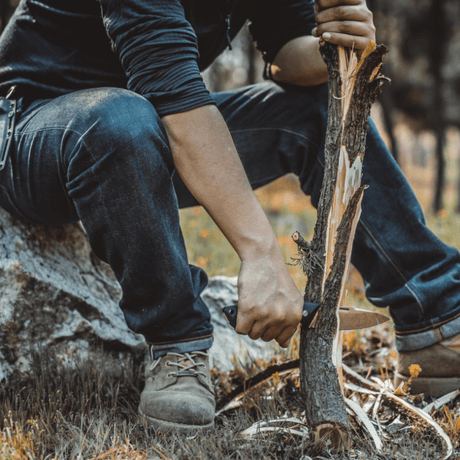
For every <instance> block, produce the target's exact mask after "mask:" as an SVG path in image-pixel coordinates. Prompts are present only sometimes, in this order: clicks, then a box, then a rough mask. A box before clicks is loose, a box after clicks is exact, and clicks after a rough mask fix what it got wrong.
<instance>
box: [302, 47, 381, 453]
mask: <svg viewBox="0 0 460 460" xmlns="http://www.w3.org/2000/svg"><path fill="white" fill-rule="evenodd" d="M321 52H322V54H323V58H324V60H325V62H326V63H327V66H328V72H329V101H328V128H327V134H326V146H325V157H326V158H325V172H324V179H323V185H322V190H321V196H320V201H319V205H318V218H317V221H316V226H315V231H314V236H313V240H312V242H311V243H307V246H306V245H305V243H306V242H305V240H303V238H302V237H301V236H300V235H299V234H296V235H295V236H294V240H297V241H298V247H299V252H300V254H301V258H300V261H301V264H302V265H303V267H304V271H305V273H306V274H307V276H308V282H307V286H306V290H305V300H306V301H308V302H312V303H320V304H321V307H320V309H319V312H318V315H317V319H316V322H315V326H314V327H312V328H307V329H305V328H302V332H301V341H300V376H301V377H300V378H301V386H302V392H303V395H304V399H305V409H306V417H307V421H308V423H309V425H310V429H311V430H310V432H311V436H312V440H313V441H315V442H317V443H320V444H325V445H328V447H329V448H331V447H332V448H333V449H335V450H341V449H347V448H349V446H350V433H349V424H348V416H347V412H346V407H345V403H344V400H343V395H342V386H341V384H340V378H341V346H340V341H339V316H338V308H339V305H341V304H342V303H343V297H344V293H345V282H346V278H347V275H348V267H349V263H350V257H351V248H352V243H353V238H354V234H355V230H356V226H357V223H358V220H359V216H360V212H361V200H362V197H363V192H364V189H365V186H361V185H360V183H361V174H362V172H361V171H362V163H363V158H364V150H365V144H366V135H367V129H368V124H369V122H368V116H369V113H370V108H371V105H372V103H373V102H374V101H375V99H376V98H377V95H378V94H379V92H380V86H381V84H382V82H383V77H382V76H381V75H380V74H379V69H380V67H381V65H382V59H383V56H384V55H385V54H386V52H387V50H386V48H385V47H384V46H383V45H379V46H376V44H375V43H374V42H371V43H370V44H369V45H368V47H367V48H366V50H365V51H364V52H363V53H362V55H361V57H360V58H358V55H357V53H356V52H355V51H353V50H350V49H346V48H343V47H337V46H335V45H331V44H328V43H324V44H322V46H321ZM312 260H314V261H315V263H314V264H312V263H311V261H312Z"/></svg>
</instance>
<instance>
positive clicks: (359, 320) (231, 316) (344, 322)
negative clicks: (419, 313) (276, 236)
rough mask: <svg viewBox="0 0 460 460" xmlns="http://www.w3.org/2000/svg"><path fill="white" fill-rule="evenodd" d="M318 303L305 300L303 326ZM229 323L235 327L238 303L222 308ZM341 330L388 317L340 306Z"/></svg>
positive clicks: (311, 318)
mask: <svg viewBox="0 0 460 460" xmlns="http://www.w3.org/2000/svg"><path fill="white" fill-rule="evenodd" d="M319 308H320V304H317V303H310V302H305V303H304V305H303V316H302V319H301V321H300V323H301V324H302V326H303V327H313V326H314V319H315V318H316V313H317V312H318V310H319ZM222 311H223V313H224V315H225V316H226V318H227V320H228V322H229V323H230V325H231V326H232V327H233V328H234V329H235V327H236V319H237V316H238V305H229V306H227V307H224V308H223V309H222ZM339 318H340V324H339V329H340V330H341V331H351V330H355V329H365V328H367V327H373V326H377V325H379V324H383V323H385V322H387V321H388V320H389V319H390V318H388V317H386V316H384V315H381V314H380V313H377V312H375V311H371V310H363V309H362V308H353V307H340V309H339Z"/></svg>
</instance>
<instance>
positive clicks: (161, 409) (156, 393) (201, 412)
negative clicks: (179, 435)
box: [139, 351, 215, 432]
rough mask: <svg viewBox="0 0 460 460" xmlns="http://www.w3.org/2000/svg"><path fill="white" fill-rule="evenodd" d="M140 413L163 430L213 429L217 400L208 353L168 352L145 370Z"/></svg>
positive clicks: (147, 421)
mask: <svg viewBox="0 0 460 460" xmlns="http://www.w3.org/2000/svg"><path fill="white" fill-rule="evenodd" d="M145 380H146V381H145V388H144V391H143V392H142V394H141V402H140V404H139V412H140V413H141V415H142V416H143V417H144V420H145V422H146V423H147V424H148V425H149V426H153V427H154V428H159V429H162V430H171V429H175V430H179V431H183V432H190V431H193V430H201V429H210V428H212V427H213V426H214V414H215V400H214V391H213V388H212V384H211V376H210V369H209V359H208V354H207V353H205V352H201V351H195V352H191V353H183V354H179V353H168V354H167V355H165V356H162V357H161V358H158V359H152V361H151V362H150V363H149V364H148V365H147V366H146V369H145Z"/></svg>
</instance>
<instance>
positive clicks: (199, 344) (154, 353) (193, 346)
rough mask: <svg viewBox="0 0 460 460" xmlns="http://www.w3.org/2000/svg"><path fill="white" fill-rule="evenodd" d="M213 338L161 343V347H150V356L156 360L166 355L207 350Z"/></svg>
mask: <svg viewBox="0 0 460 460" xmlns="http://www.w3.org/2000/svg"><path fill="white" fill-rule="evenodd" d="M213 341H214V338H213V336H210V337H205V338H203V339H197V340H193V339H192V340H189V341H186V342H177V343H162V344H161V345H150V356H151V357H152V359H158V358H161V357H162V356H164V355H166V354H168V353H190V352H192V351H203V350H208V349H209V348H211V347H212V343H213Z"/></svg>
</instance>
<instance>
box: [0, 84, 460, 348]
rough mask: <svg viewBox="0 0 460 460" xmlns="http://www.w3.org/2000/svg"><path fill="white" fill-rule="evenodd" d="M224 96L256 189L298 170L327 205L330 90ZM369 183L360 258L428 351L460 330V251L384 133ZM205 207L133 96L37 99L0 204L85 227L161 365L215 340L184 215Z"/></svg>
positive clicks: (371, 290)
mask: <svg viewBox="0 0 460 460" xmlns="http://www.w3.org/2000/svg"><path fill="white" fill-rule="evenodd" d="M214 97H215V100H216V102H217V104H218V107H219V109H220V110H221V112H222V114H223V116H224V118H225V119H226V121H227V124H228V126H229V128H230V131H231V133H232V136H233V139H234V141H235V144H236V146H237V149H238V152H239V154H240V156H241V159H242V162H243V164H244V166H245V169H246V172H247V174H248V177H249V180H250V181H251V184H252V185H253V187H254V188H257V187H260V186H262V185H264V184H267V183H269V182H271V181H272V180H274V179H276V178H278V177H280V176H283V175H284V174H286V173H289V172H293V173H295V174H296V175H298V176H299V178H300V182H301V186H302V189H303V191H304V192H305V193H306V194H308V195H310V196H311V197H312V202H313V204H315V205H316V203H317V202H318V198H319V193H320V187H321V181H322V177H323V163H324V162H323V142H324V135H325V129H326V110H327V88H326V85H323V86H319V87H312V88H297V87H280V86H277V85H275V84H273V83H264V84H260V85H254V86H251V87H246V88H242V89H238V90H235V91H230V92H225V93H221V94H216V95H215V96H214ZM363 183H365V184H368V185H369V189H368V190H366V192H365V196H364V200H363V212H362V217H361V221H360V224H359V226H358V230H357V235H356V240H355V243H354V248H353V255H352V262H353V264H354V265H355V266H356V268H357V269H358V270H359V272H360V273H361V274H362V276H363V278H364V281H365V284H366V294H367V296H368V298H369V299H370V301H371V302H372V303H374V304H375V305H377V306H381V307H385V306H390V312H391V315H392V317H393V319H394V321H395V328H396V332H397V346H398V349H399V350H416V349H419V348H423V347H426V346H428V345H431V344H433V343H436V342H437V341H440V340H442V339H443V338H446V337H450V336H452V335H454V334H457V333H459V332H460V255H459V253H458V251H457V250H455V249H454V248H452V247H450V246H447V245H445V244H443V243H442V242H441V241H440V240H439V239H437V238H436V237H435V236H434V235H433V234H432V233H431V232H430V230H428V228H427V227H426V225H425V221H424V217H423V214H422V211H421V208H420V206H419V204H418V203H417V200H416V198H415V196H414V194H413V192H412V191H411V189H410V187H409V185H408V184H407V182H406V180H405V179H404V177H403V175H402V174H401V172H400V170H399V169H398V167H397V165H396V163H395V162H394V161H393V159H392V157H391V156H390V154H389V153H388V151H387V149H386V148H385V146H384V143H383V141H382V140H381V138H380V136H379V135H378V133H377V131H376V129H375V126H374V125H373V124H371V127H370V132H369V136H368V148H367V151H366V158H365V162H364V175H363ZM229 193H231V191H229ZM196 204H197V203H196V201H195V199H194V198H193V197H192V196H191V194H190V193H189V191H188V190H187V189H186V187H185V186H184V185H183V183H182V181H181V180H180V178H179V177H178V176H177V174H174V165H173V162H172V157H171V153H170V150H169V146H168V140H167V138H166V135H165V131H164V128H163V125H162V123H161V120H160V119H159V117H158V115H157V114H156V112H155V110H154V108H153V106H152V105H151V104H150V103H149V102H148V101H147V100H146V99H144V98H142V97H140V96H138V95H136V94H134V93H132V92H128V91H126V90H122V89H114V88H101V89H90V90H85V91H79V92H75V93H72V94H69V95H66V96H62V97H59V98H56V99H53V100H42V101H35V102H33V103H31V104H30V105H29V106H28V107H26V110H25V111H24V113H23V115H22V116H21V118H20V121H19V124H18V127H17V130H16V134H15V144H14V148H13V149H12V152H11V155H10V158H9V160H8V164H7V167H6V169H5V170H4V171H3V172H2V173H1V174H0V205H1V206H2V207H4V208H5V209H6V210H8V211H10V212H11V213H13V214H16V215H18V216H20V217H23V218H25V219H28V220H31V221H33V222H37V223H40V224H43V225H46V226H54V225H63V224H66V223H70V222H75V221H76V220H81V222H82V224H83V226H84V227H85V230H86V232H87V235H88V238H89V241H90V244H91V247H92V248H93V250H94V252H95V254H96V255H97V256H98V257H100V258H101V259H102V260H104V261H106V262H107V263H109V264H110V266H111V267H112V269H113V271H114V273H115V275H116V277H117V279H118V281H119V283H120V285H121V287H122V290H123V298H122V300H121V302H120V307H121V309H122V311H123V313H124V315H125V318H126V321H127V324H128V326H129V327H130V328H131V329H132V330H133V331H135V332H138V333H141V334H143V335H144V336H145V337H146V339H147V341H148V342H149V343H151V344H153V345H154V355H155V356H161V355H162V354H164V353H165V352H167V351H179V352H186V351H195V350H202V349H207V348H209V347H210V346H211V344H212V326H211V323H210V315H209V312H208V309H207V308H206V306H205V304H204V302H203V301H202V300H201V298H200V293H201V292H202V290H203V289H204V288H205V286H206V282H207V277H206V274H205V273H204V272H203V271H202V270H200V269H199V268H197V267H194V266H191V265H189V264H188V261H187V256H186V251H185V244H184V240H183V237H182V234H181V230H180V226H179V217H178V209H179V207H186V206H193V205H196Z"/></svg>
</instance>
